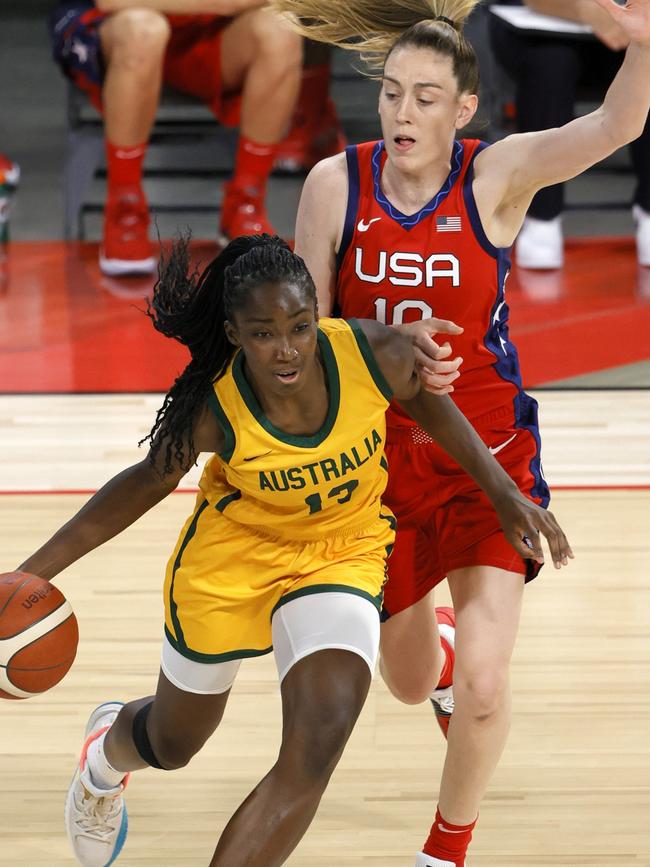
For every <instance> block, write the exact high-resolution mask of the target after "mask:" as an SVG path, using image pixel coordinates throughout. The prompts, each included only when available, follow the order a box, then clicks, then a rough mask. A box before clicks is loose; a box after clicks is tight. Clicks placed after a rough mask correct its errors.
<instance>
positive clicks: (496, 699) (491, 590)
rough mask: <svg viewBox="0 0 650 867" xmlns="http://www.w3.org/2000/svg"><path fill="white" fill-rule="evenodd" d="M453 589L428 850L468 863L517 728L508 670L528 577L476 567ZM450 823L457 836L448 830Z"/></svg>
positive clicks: (459, 574) (459, 575)
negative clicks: (443, 727) (447, 711)
mask: <svg viewBox="0 0 650 867" xmlns="http://www.w3.org/2000/svg"><path fill="white" fill-rule="evenodd" d="M449 586H450V589H451V595H452V598H453V601H454V611H455V613H456V647H455V652H456V660H455V668H454V699H455V708H454V713H453V715H452V717H451V722H450V724H449V730H448V742H447V756H446V759H445V766H444V769H443V774H442V781H441V784H440V800H439V805H438V806H439V814H438V816H437V817H436V821H435V822H434V825H433V827H432V829H431V834H430V836H429V839H428V840H427V842H426V844H425V847H424V851H425V852H427V853H428V854H429V855H432V856H435V857H436V858H439V859H441V860H445V859H446V860H448V861H449V862H450V863H453V864H461V865H462V864H464V857H465V850H466V848H467V844H468V843H469V840H470V838H471V828H472V826H473V823H474V822H475V820H476V816H477V814H478V808H479V804H480V801H481V798H482V797H483V793H484V792H485V789H486V787H487V784H488V782H489V780H490V777H491V775H492V773H493V771H494V769H495V767H496V764H497V762H498V760H499V758H500V756H501V753H502V751H503V747H504V745H505V742H506V737H507V734H508V729H509V727H510V689H509V679H508V669H509V664H510V658H511V655H512V650H513V648H514V643H515V639H516V636H517V629H518V626H519V617H520V613H521V602H522V595H523V588H524V579H523V576H522V575H520V574H517V573H515V572H507V571H505V570H503V569H497V568H494V567H492V566H474V567H470V568H465V569H457V570H454V571H453V572H451V573H450V575H449ZM445 825H448V826H449V831H451V832H452V833H449V832H448V831H445V830H444V826H445ZM461 829H464V830H461Z"/></svg>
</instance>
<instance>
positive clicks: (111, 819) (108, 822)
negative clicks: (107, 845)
mask: <svg viewBox="0 0 650 867" xmlns="http://www.w3.org/2000/svg"><path fill="white" fill-rule="evenodd" d="M78 806H79V805H78ZM80 811H81V813H82V815H81V816H80V817H79V818H78V819H77V822H76V824H77V827H78V828H79V829H80V831H81V833H82V834H83V836H84V837H90V838H91V839H94V840H99V841H100V842H107V841H108V840H109V839H110V836H111V835H112V834H114V833H115V821H116V819H117V818H118V816H119V813H120V803H119V798H118V796H113V797H106V798H95V797H93V796H92V795H90V796H88V797H85V798H83V799H82V802H81V807H80Z"/></svg>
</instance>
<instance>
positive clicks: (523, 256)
mask: <svg viewBox="0 0 650 867" xmlns="http://www.w3.org/2000/svg"><path fill="white" fill-rule="evenodd" d="M515 259H516V261H517V265H519V267H520V268H539V269H542V270H545V269H551V268H561V267H562V265H563V264H564V241H563V238H562V219H561V217H556V218H555V219H554V220H536V219H535V218H534V217H526V219H525V220H524V224H523V226H522V227H521V229H520V230H519V234H518V235H517V241H516V243H515Z"/></svg>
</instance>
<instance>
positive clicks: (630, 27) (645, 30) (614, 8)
mask: <svg viewBox="0 0 650 867" xmlns="http://www.w3.org/2000/svg"><path fill="white" fill-rule="evenodd" d="M596 2H597V3H598V5H599V6H601V7H602V8H603V9H604V10H605V11H606V12H608V13H609V14H610V15H611V17H612V18H613V19H614V21H615V22H616V23H617V24H618V25H619V26H620V27H621V29H622V30H624V31H625V33H626V34H627V35H628V36H629V38H630V40H631V41H632V42H636V43H638V44H639V45H645V46H650V0H627V2H626V3H624V4H620V3H617V2H616V0H596Z"/></svg>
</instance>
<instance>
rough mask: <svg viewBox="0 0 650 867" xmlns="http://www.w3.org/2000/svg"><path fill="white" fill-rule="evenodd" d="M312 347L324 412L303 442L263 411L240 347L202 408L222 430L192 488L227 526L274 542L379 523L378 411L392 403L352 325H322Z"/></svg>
mask: <svg viewBox="0 0 650 867" xmlns="http://www.w3.org/2000/svg"><path fill="white" fill-rule="evenodd" d="M318 346H319V350H320V354H321V358H322V360H323V364H324V367H325V374H326V377H327V381H328V387H329V410H328V413H327V417H326V419H325V422H324V424H323V426H322V427H321V429H320V430H319V431H317V432H316V433H315V434H313V435H311V436H295V435H292V434H286V433H284V432H283V431H281V430H279V429H278V428H276V427H275V426H274V425H273V424H272V423H271V422H270V421H269V419H268V418H267V417H266V416H265V415H264V413H263V411H262V408H261V407H260V405H259V402H258V401H257V398H256V397H255V395H254V393H253V390H252V389H251V387H250V385H249V384H248V382H247V380H246V377H245V375H244V356H243V353H242V352H241V351H239V352H238V353H237V354H236V355H235V357H234V358H233V360H232V362H231V364H230V366H229V367H228V370H227V371H226V373H225V374H224V376H222V377H221V378H220V379H219V380H217V381H216V382H215V383H214V392H213V393H211V394H210V404H211V406H212V409H213V410H214V412H215V414H216V416H217V418H218V420H219V423H220V425H221V426H222V428H223V430H224V432H225V434H226V444H225V447H224V449H223V451H222V452H221V454H219V455H214V456H213V457H212V458H211V459H210V460H209V461H208V463H207V464H206V466H205V469H204V471H203V476H202V478H201V482H200V487H201V490H202V492H203V494H204V495H205V497H206V499H207V500H208V502H209V504H210V505H211V506H213V507H214V508H216V509H217V510H219V511H220V512H223V514H224V515H225V516H226V517H228V518H230V519H231V520H233V521H237V522H239V523H241V524H246V525H249V526H251V527H255V528H257V529H259V530H262V531H266V532H268V533H271V534H272V535H274V536H277V537H279V538H286V539H292V540H295V539H306V540H313V539H318V538H322V537H324V536H328V535H330V534H337V533H341V532H355V531H356V530H358V529H359V528H360V527H363V526H366V525H369V524H371V523H372V522H373V521H375V520H376V519H377V516H378V515H379V508H380V498H381V495H382V493H383V491H384V488H385V487H386V479H387V469H388V467H387V464H386V458H385V457H384V442H385V439H386V421H385V412H386V408H387V406H388V404H389V401H390V398H391V391H390V388H389V386H388V384H387V382H386V380H385V379H384V377H383V375H382V373H381V371H380V369H379V367H378V365H377V363H376V361H375V358H374V355H373V352H372V349H371V348H370V345H369V343H368V341H367V339H366V336H365V335H364V333H363V332H362V330H361V328H360V326H359V324H358V322H357V321H356V320H354V319H353V320H350V321H349V322H345V321H343V320H341V319H321V321H320V323H319V329H318Z"/></svg>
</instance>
